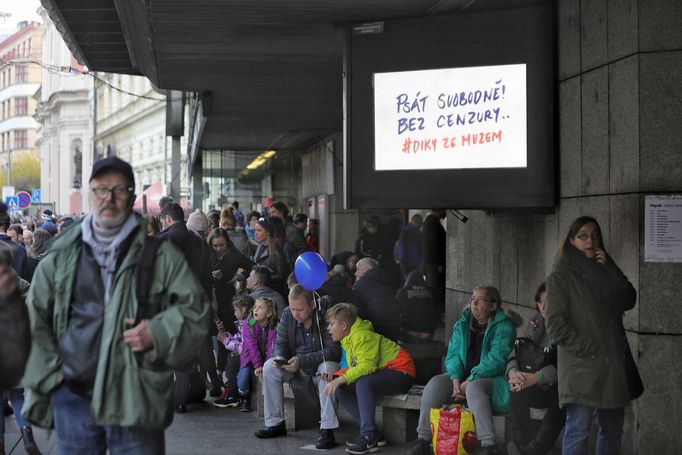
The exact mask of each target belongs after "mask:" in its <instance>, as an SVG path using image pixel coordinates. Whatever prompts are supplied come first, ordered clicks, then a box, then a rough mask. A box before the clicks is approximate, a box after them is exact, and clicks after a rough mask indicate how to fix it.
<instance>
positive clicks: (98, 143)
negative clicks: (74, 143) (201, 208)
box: [94, 73, 189, 211]
mask: <svg viewBox="0 0 682 455" xmlns="http://www.w3.org/2000/svg"><path fill="white" fill-rule="evenodd" d="M97 77H98V79H99V80H98V81H96V88H95V95H94V97H95V98H96V103H97V109H96V112H97V114H96V115H97V117H96V134H95V154H96V155H97V156H98V157H105V156H109V155H112V154H115V155H116V156H119V157H120V158H122V159H124V160H126V161H128V162H129V163H130V164H131V166H132V167H133V171H134V173H135V183H136V187H135V194H136V195H138V196H140V195H142V193H143V192H144V191H145V190H148V189H149V188H152V190H150V191H154V192H155V194H154V195H149V196H150V197H149V199H150V200H151V199H156V198H157V196H158V192H159V188H160V190H161V192H163V193H167V192H168V191H169V188H170V186H169V182H170V180H171V138H170V137H167V136H166V97H165V96H164V95H163V94H161V93H159V92H158V91H156V90H154V88H153V87H152V84H151V83H150V82H149V79H147V78H145V77H141V76H131V75H127V74H113V73H98V74H97ZM185 124H186V122H185ZM185 138H186V135H185V136H184V137H183V139H182V144H181V147H182V149H185V148H186V144H185ZM180 173H181V183H180V187H181V190H180V194H181V197H184V198H186V197H187V196H188V194H189V187H188V176H187V164H186V162H185V161H184V160H183V161H182V162H181V168H180ZM138 208H139V207H138ZM152 209H156V207H150V211H153V210H152Z"/></svg>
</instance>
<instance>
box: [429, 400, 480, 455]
mask: <svg viewBox="0 0 682 455" xmlns="http://www.w3.org/2000/svg"><path fill="white" fill-rule="evenodd" d="M429 420H430V421H431V435H432V438H433V451H434V453H435V454H436V455H465V454H472V453H474V452H475V451H476V449H477V448H478V438H477V437H476V426H475V424H474V415H473V414H472V413H471V411H469V410H468V409H467V408H464V407H462V406H460V405H455V406H450V407H445V408H442V409H439V408H432V409H431V412H430V415H429Z"/></svg>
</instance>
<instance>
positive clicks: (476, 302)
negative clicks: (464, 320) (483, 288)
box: [469, 295, 491, 305]
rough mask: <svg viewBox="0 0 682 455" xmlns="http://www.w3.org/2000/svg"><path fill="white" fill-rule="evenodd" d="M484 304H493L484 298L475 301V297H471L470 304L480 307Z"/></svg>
mask: <svg viewBox="0 0 682 455" xmlns="http://www.w3.org/2000/svg"><path fill="white" fill-rule="evenodd" d="M483 302H491V300H490V299H486V298H484V297H479V298H477V299H475V298H474V296H473V295H472V296H471V297H469V303H473V304H475V305H480V304H481V303H483Z"/></svg>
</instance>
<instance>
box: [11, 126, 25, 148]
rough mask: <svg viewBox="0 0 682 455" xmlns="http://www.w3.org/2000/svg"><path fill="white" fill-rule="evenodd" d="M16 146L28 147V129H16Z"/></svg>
mask: <svg viewBox="0 0 682 455" xmlns="http://www.w3.org/2000/svg"><path fill="white" fill-rule="evenodd" d="M14 148H15V150H16V149H27V148H28V132H27V131H26V130H14Z"/></svg>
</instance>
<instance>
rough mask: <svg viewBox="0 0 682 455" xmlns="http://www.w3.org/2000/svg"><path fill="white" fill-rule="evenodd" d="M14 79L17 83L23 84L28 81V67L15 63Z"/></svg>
mask: <svg viewBox="0 0 682 455" xmlns="http://www.w3.org/2000/svg"><path fill="white" fill-rule="evenodd" d="M14 68H15V69H16V73H17V74H16V80H15V83H17V84H25V83H27V82H28V67H27V66H26V65H16V66H15V67H14Z"/></svg>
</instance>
